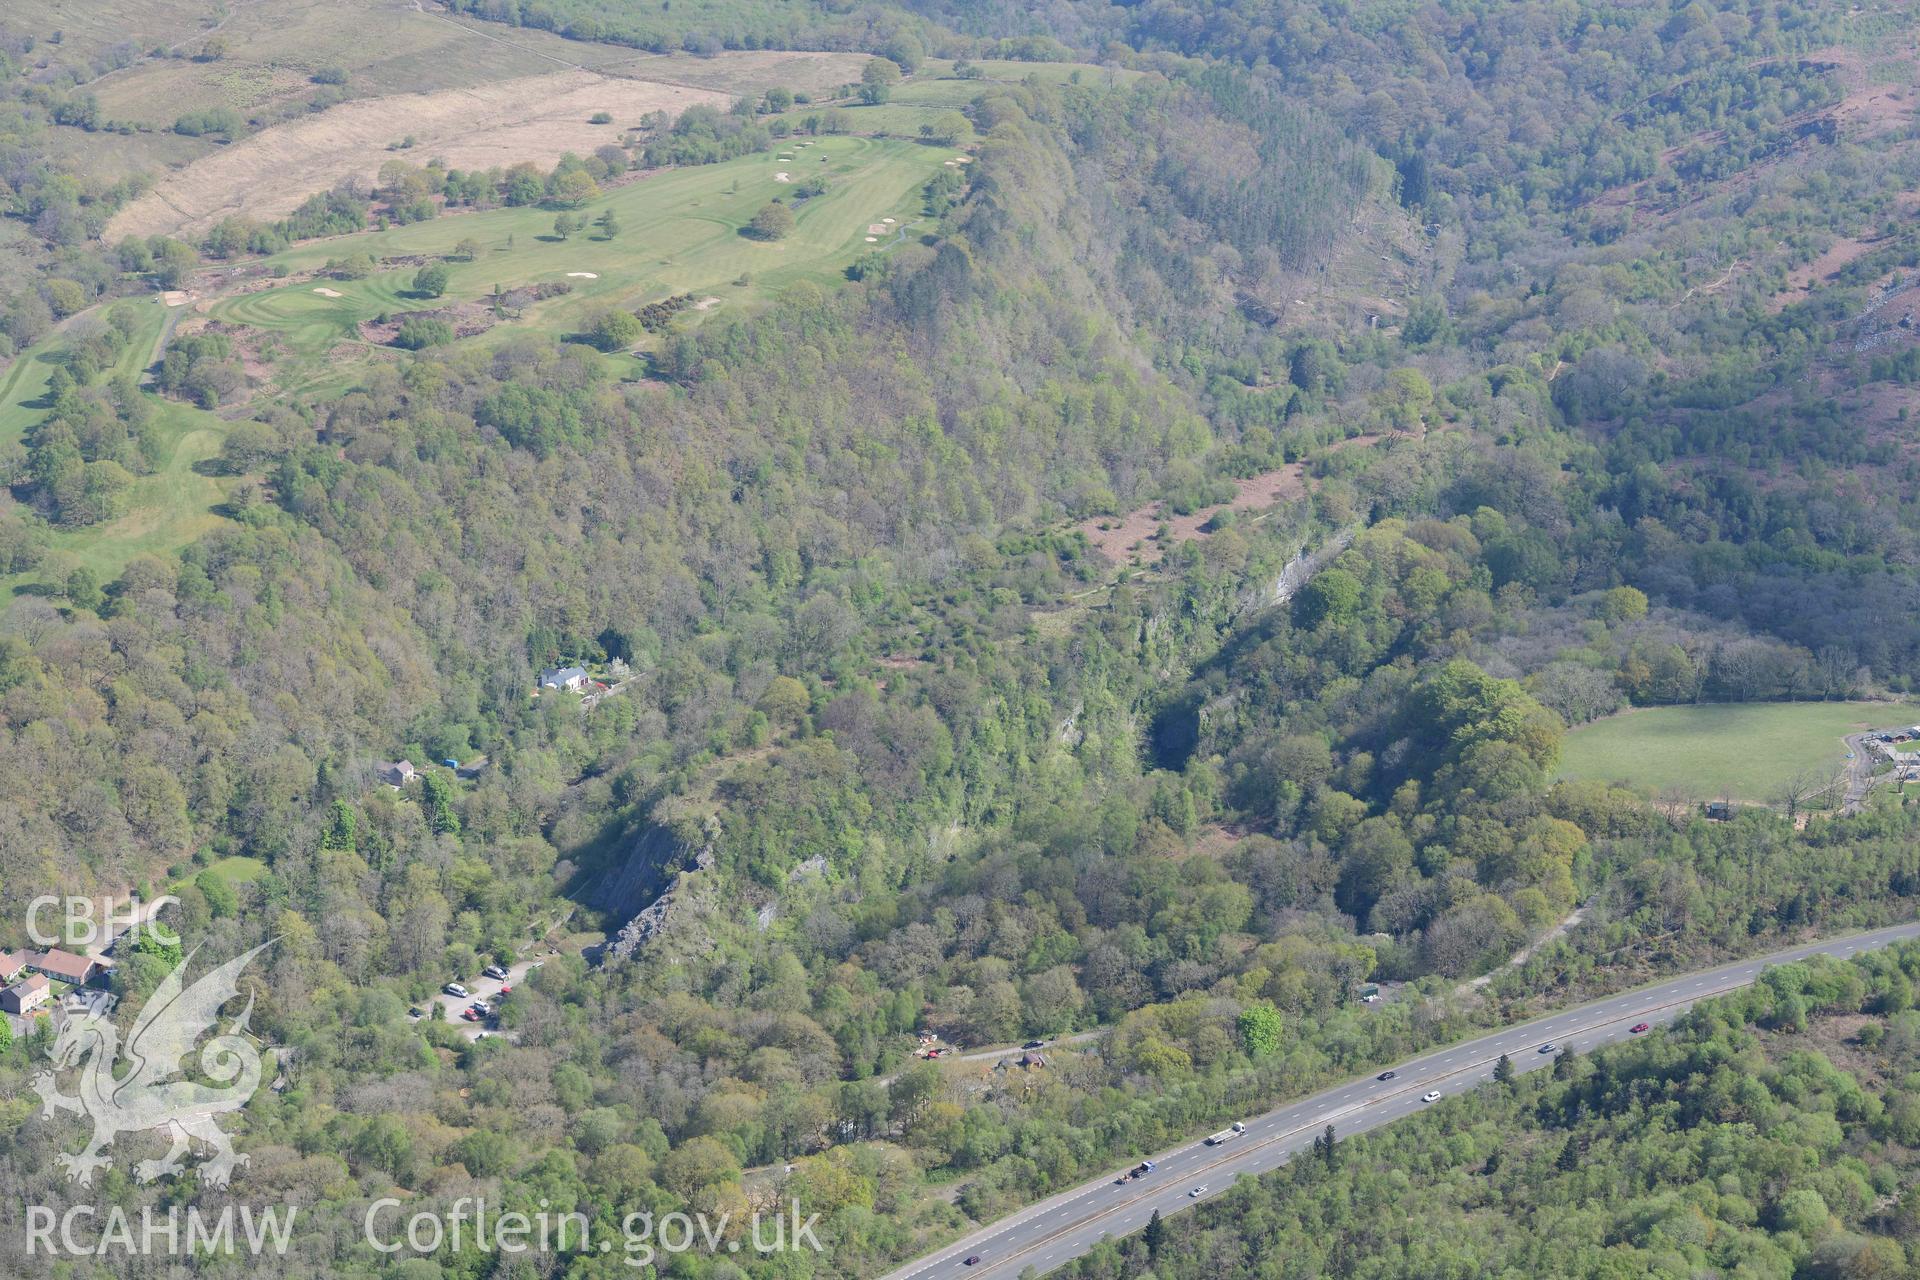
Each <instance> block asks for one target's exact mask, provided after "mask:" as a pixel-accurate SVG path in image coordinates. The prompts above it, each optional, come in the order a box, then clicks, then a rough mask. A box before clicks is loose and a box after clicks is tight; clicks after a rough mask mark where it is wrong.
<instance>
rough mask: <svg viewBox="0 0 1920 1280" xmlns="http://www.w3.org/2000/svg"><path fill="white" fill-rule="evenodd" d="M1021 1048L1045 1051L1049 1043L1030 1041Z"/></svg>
mask: <svg viewBox="0 0 1920 1280" xmlns="http://www.w3.org/2000/svg"><path fill="white" fill-rule="evenodd" d="M1020 1047H1021V1048H1022V1049H1044V1048H1046V1047H1047V1042H1046V1041H1045V1040H1029V1041H1027V1042H1026V1043H1025V1044H1023V1045H1021V1046H1020Z"/></svg>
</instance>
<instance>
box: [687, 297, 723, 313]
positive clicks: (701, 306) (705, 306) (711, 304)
mask: <svg viewBox="0 0 1920 1280" xmlns="http://www.w3.org/2000/svg"><path fill="white" fill-rule="evenodd" d="M719 305H720V299H718V298H715V297H712V296H711V295H709V296H708V297H705V298H702V299H700V301H698V302H696V303H694V304H693V309H694V310H695V311H711V310H712V309H713V308H715V307H717V306H719Z"/></svg>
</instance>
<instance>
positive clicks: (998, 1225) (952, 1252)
mask: <svg viewBox="0 0 1920 1280" xmlns="http://www.w3.org/2000/svg"><path fill="white" fill-rule="evenodd" d="M1909 938H1920V921H1915V922H1911V923H1908V924H1901V925H1893V926H1891V927H1889V928H1885V929H1876V930H1874V931H1872V932H1870V933H1858V934H1851V935H1848V936H1845V937H1839V938H1831V939H1828V940H1826V941H1823V942H1814V943H1807V944H1804V945H1801V946H1797V947H1788V948H1786V949H1784V950H1781V951H1776V952H1773V953H1771V954H1769V955H1764V956H1755V957H1754V958H1752V959H1750V960H1736V961H1734V962H1732V963H1731V964H1724V965H1719V966H1717V967H1715V968H1712V969H1703V970H1700V971H1698V972H1695V973H1690V974H1686V975H1684V976H1682V977H1678V978H1673V979H1671V980H1669V981H1666V982H1661V983H1657V984H1655V985H1653V986H1648V987H1641V988H1639V989H1638V990H1635V991H1629V992H1625V993H1623V994H1620V995H1616V996H1608V997H1607V998H1605V999H1602V1000H1596V1001H1593V1002H1592V1003H1589V1004H1584V1005H1581V1006H1579V1007H1577V1008H1573V1009H1567V1010H1563V1011H1561V1012H1560V1013H1556V1014H1551V1015H1549V1016H1547V1017H1543V1018H1536V1019H1534V1020H1533V1021H1531V1022H1524V1023H1520V1024H1518V1025H1516V1026H1512V1027H1508V1028H1505V1029H1504V1030H1501V1031H1496V1032H1493V1033H1492V1034H1489V1035H1484V1036H1480V1037H1479V1038H1477V1039H1474V1040H1469V1041H1465V1042H1463V1043H1460V1044H1454V1045H1450V1046H1448V1047H1446V1048H1442V1049H1435V1050H1433V1051H1431V1052H1429V1053H1424V1054H1421V1055H1420V1056H1419V1057H1416V1058H1410V1059H1408V1060H1407V1061H1405V1062H1401V1063H1396V1064H1395V1065H1394V1068H1393V1070H1394V1072H1395V1078H1394V1079H1392V1080H1388V1081H1379V1080H1375V1079H1373V1078H1371V1077H1363V1078H1360V1079H1354V1080H1349V1081H1347V1082H1346V1083H1344V1084H1338V1085H1334V1086H1333V1087H1332V1088H1329V1089H1324V1090H1322V1091H1321V1092H1319V1093H1316V1094H1314V1095H1313V1096H1311V1097H1308V1098H1304V1099H1302V1100H1300V1101H1298V1102H1292V1103H1288V1104H1287V1105H1285V1106H1283V1107H1279V1108H1276V1109H1275V1110H1273V1111H1269V1112H1267V1113H1266V1114H1264V1115H1261V1116H1257V1117H1254V1118H1252V1119H1250V1120H1248V1122H1247V1131H1246V1133H1244V1134H1243V1135H1241V1136H1240V1137H1237V1138H1235V1139H1233V1140H1232V1141H1230V1142H1228V1143H1226V1144H1224V1145H1222V1146H1219V1147H1208V1146H1203V1145H1201V1143H1200V1142H1199V1141H1198V1140H1195V1141H1192V1142H1188V1143H1186V1144H1185V1145H1183V1146H1180V1147H1177V1148H1175V1149H1173V1150H1171V1151H1167V1152H1163V1153H1161V1154H1159V1155H1157V1156H1156V1157H1154V1160H1155V1163H1156V1164H1158V1166H1159V1167H1158V1169H1156V1170H1155V1171H1154V1172H1153V1173H1151V1174H1149V1175H1148V1176H1147V1177H1146V1178H1144V1179H1142V1180H1140V1181H1138V1182H1129V1183H1125V1184H1122V1185H1116V1184H1115V1182H1114V1179H1115V1177H1116V1176H1118V1173H1119V1171H1118V1170H1115V1171H1113V1172H1110V1173H1108V1174H1106V1175H1105V1176H1103V1177H1101V1178H1099V1179H1097V1180H1095V1181H1093V1182H1089V1183H1085V1184H1083V1185H1081V1186H1078V1187H1075V1188H1073V1189H1072V1190H1070V1191H1064V1192H1061V1193H1060V1194H1059V1195H1056V1196H1053V1197H1051V1198H1049V1199H1046V1200H1043V1201H1041V1202H1039V1203H1038V1204H1035V1205H1031V1206H1029V1207H1028V1208H1026V1209H1023V1210H1021V1211H1020V1212H1018V1213H1016V1214H1013V1215H1012V1216H1010V1217H1007V1218H1003V1219H1001V1220H1000V1221H999V1222H995V1223H991V1224H989V1225H988V1226H985V1227H983V1228H981V1229H980V1230H978V1231H976V1232H974V1233H973V1234H971V1235H969V1236H966V1237H965V1238H963V1239H961V1240H958V1241H956V1242H955V1243H953V1244H950V1245H948V1246H946V1247H945V1248H942V1249H940V1250H937V1251H936V1252H934V1253H932V1254H930V1255H928V1256H926V1257H925V1258H922V1259H919V1260H917V1261H915V1262H910V1263H908V1264H906V1265H905V1266H903V1267H900V1268H898V1269H896V1270H894V1271H892V1272H889V1273H888V1274H887V1276H886V1277H885V1280H944V1278H945V1277H949V1276H954V1277H965V1278H966V1280H1014V1278H1015V1277H1017V1276H1019V1275H1020V1274H1021V1273H1022V1272H1023V1271H1025V1270H1026V1269H1027V1268H1029V1267H1030V1268H1032V1271H1033V1274H1035V1275H1044V1274H1046V1273H1047V1272H1049V1271H1051V1270H1053V1269H1054V1268H1055V1267H1058V1266H1060V1265H1062V1264H1063V1263H1065V1262H1067V1261H1068V1260H1070V1259H1072V1258H1077V1257H1079V1256H1080V1255H1081V1254H1083V1253H1086V1252H1087V1251H1088V1250H1089V1249H1091V1248H1092V1247H1093V1246H1094V1245H1095V1244H1097V1243H1099V1241H1100V1240H1102V1239H1103V1238H1105V1237H1107V1236H1124V1235H1127V1234H1128V1233H1130V1232H1133V1231H1137V1230H1139V1229H1140V1228H1142V1227H1144V1226H1145V1225H1146V1223H1147V1219H1148V1218H1149V1217H1150V1216H1152V1214H1153V1212H1154V1211H1155V1210H1156V1209H1157V1210H1159V1212H1160V1214H1161V1216H1163V1217H1164V1216H1166V1215H1168V1214H1171V1213H1177V1212H1178V1211H1180V1210H1181V1209H1185V1208H1188V1207H1190V1206H1191V1205H1194V1204H1197V1203H1199V1201H1200V1200H1205V1199H1210V1198H1212V1197H1213V1196H1215V1195H1217V1194H1219V1193H1220V1192H1221V1191H1224V1190H1225V1189H1226V1188H1227V1187H1229V1186H1230V1185H1232V1183H1233V1180H1234V1179H1235V1178H1236V1177H1238V1176H1239V1175H1241V1174H1258V1173H1265V1172H1267V1171H1268V1170H1270V1169H1275V1168H1278V1167H1279V1166H1281V1165H1283V1164H1285V1163H1286V1162H1287V1160H1288V1159H1289V1158H1291V1157H1292V1156H1293V1155H1294V1153H1296V1152H1298V1151H1302V1150H1305V1149H1306V1148H1307V1147H1308V1146H1309V1145H1311V1143H1312V1141H1313V1139H1314V1137H1315V1135H1317V1134H1319V1133H1321V1132H1322V1131H1324V1129H1325V1128H1326V1126H1327V1125H1329V1124H1331V1125H1333V1126H1334V1128H1335V1132H1336V1134H1337V1135H1342V1136H1344V1135H1352V1134H1355V1133H1365V1132H1366V1131H1367V1130H1369V1129H1376V1128H1378V1127H1380V1126H1381V1125H1384V1124H1388V1123H1390V1122H1392V1121H1394V1120H1397V1119H1400V1118H1401V1117H1402V1116H1406V1115H1408V1114H1410V1113H1412V1112H1415V1111H1419V1110H1421V1109H1422V1108H1423V1107H1424V1106H1425V1105H1426V1104H1424V1103H1422V1102H1421V1101H1420V1098H1421V1095H1422V1094H1424V1093H1426V1092H1427V1091H1428V1090H1439V1091H1440V1092H1441V1093H1443V1094H1445V1093H1454V1092H1459V1091H1460V1090H1462V1089H1467V1088H1471V1087H1473V1086H1474V1085H1477V1084H1481V1083H1484V1082H1485V1081H1487V1080H1490V1079H1492V1077H1493V1068H1494V1064H1495V1063H1496V1062H1498V1061H1499V1058H1500V1055H1501V1054H1503V1053H1504V1054H1507V1055H1508V1056H1509V1058H1510V1059H1511V1061H1512V1063H1513V1066H1514V1069H1515V1070H1516V1071H1534V1070H1538V1069H1540V1068H1543V1067H1546V1066H1547V1065H1549V1064H1550V1063H1551V1062H1552V1061H1553V1058H1554V1055H1553V1054H1550V1053H1549V1054H1543V1053H1539V1052H1538V1051H1537V1050H1538V1048H1539V1046H1540V1045H1541V1044H1543V1043H1546V1042H1548V1041H1551V1042H1552V1043H1553V1045H1554V1046H1555V1048H1556V1049H1558V1048H1561V1047H1568V1046H1570V1047H1572V1048H1574V1049H1577V1050H1579V1051H1581V1052H1583V1053H1584V1052H1587V1051H1589V1050H1592V1049H1596V1048H1599V1047H1600V1046H1601V1045H1605V1044H1611V1043H1613V1042H1614V1041H1617V1040H1624V1039H1627V1038H1628V1037H1629V1035H1630V1034H1631V1033H1630V1032H1629V1030H1628V1028H1629V1027H1631V1026H1633V1025H1635V1024H1637V1023H1641V1022H1646V1023H1650V1024H1653V1025H1654V1026H1661V1025H1664V1024H1666V1023H1669V1022H1672V1021H1673V1020H1674V1019H1675V1018H1677V1017H1679V1016H1680V1015H1681V1014H1682V1013H1684V1012H1686V1010H1687V1009H1689V1008H1691V1007H1692V1006H1693V1004H1694V1002H1695V1001H1697V1000H1704V999H1706V998H1707V997H1709V996H1717V995H1722V994H1724V993H1726V992H1728V991H1735V990H1738V989H1739V988H1741V987H1744V986H1748V985H1750V984H1751V983H1752V982H1753V981H1754V980H1755V978H1756V977H1757V976H1758V975H1759V973H1760V971H1761V970H1762V969H1765V968H1767V967H1768V966H1769V965H1778V964H1786V963H1789V962H1791V961H1795V960H1802V959H1805V958H1807V957H1809V956H1814V955H1829V956H1835V957H1839V958H1843V959H1844V958H1846V957H1849V956H1853V955H1857V954H1858V953H1860V952H1862V951H1869V950H1872V949H1873V948H1875V947H1882V946H1886V945H1887V944H1889V943H1892V942H1898V941H1902V940H1905V939H1909ZM1201 1185H1204V1186H1205V1187H1206V1188H1207V1190H1206V1192H1205V1194H1203V1195H1202V1196H1200V1197H1199V1198H1198V1199H1195V1198H1192V1197H1190V1196H1189V1195H1188V1194H1187V1193H1188V1192H1189V1191H1191V1190H1192V1189H1193V1188H1194V1187H1196V1186H1201ZM976 1255H977V1256H978V1257H979V1258H980V1262H979V1263H978V1264H977V1265H975V1266H972V1267H969V1266H966V1265H964V1262H963V1260H964V1259H966V1258H968V1257H972V1256H976Z"/></svg>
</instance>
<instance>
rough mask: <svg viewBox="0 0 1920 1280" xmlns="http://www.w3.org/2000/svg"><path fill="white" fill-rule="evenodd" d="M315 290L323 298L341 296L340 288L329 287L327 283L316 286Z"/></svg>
mask: <svg viewBox="0 0 1920 1280" xmlns="http://www.w3.org/2000/svg"><path fill="white" fill-rule="evenodd" d="M314 292H315V293H317V294H319V295H320V296H321V297H323V298H338V297H340V296H341V295H340V291H339V290H338V289H329V288H327V287H326V286H325V285H319V286H316V287H315V289H314Z"/></svg>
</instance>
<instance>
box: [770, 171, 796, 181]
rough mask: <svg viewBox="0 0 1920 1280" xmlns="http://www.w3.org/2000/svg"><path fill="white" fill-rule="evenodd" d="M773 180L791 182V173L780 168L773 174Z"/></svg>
mask: <svg viewBox="0 0 1920 1280" xmlns="http://www.w3.org/2000/svg"><path fill="white" fill-rule="evenodd" d="M773 180H774V181H775V182H792V181H793V178H792V176H791V175H789V174H788V173H787V171H786V170H785V169H782V170H780V171H779V172H778V173H776V174H774V175H773Z"/></svg>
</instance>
